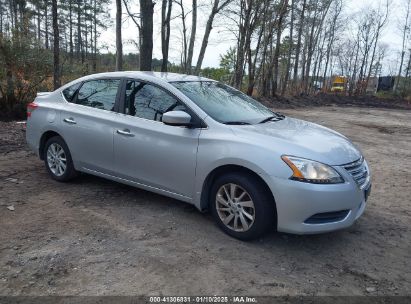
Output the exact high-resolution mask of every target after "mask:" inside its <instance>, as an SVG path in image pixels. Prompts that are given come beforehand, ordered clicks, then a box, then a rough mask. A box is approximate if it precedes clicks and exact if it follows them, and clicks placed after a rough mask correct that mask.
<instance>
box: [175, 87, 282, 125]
mask: <svg viewBox="0 0 411 304" xmlns="http://www.w3.org/2000/svg"><path fill="white" fill-rule="evenodd" d="M171 84H172V85H173V86H175V87H176V88H177V89H179V90H180V91H181V92H182V93H183V94H184V95H186V96H187V97H188V98H190V99H191V100H192V101H193V102H194V103H195V104H197V105H198V106H199V107H200V108H201V109H202V110H203V111H204V112H206V113H207V114H208V115H210V116H211V117H212V118H213V119H215V120H217V121H219V122H221V123H232V124H236V123H239V124H241V123H244V124H254V123H257V122H260V121H262V120H264V119H265V118H267V117H270V116H272V115H273V114H275V113H273V112H272V111H271V110H270V109H268V108H266V107H264V106H263V105H262V104H261V103H259V102H258V101H256V100H254V99H252V98H251V97H249V96H247V95H246V94H244V93H242V92H240V91H237V90H235V89H233V88H231V87H229V86H226V85H224V84H222V83H219V82H214V81H187V82H173V83H171Z"/></svg>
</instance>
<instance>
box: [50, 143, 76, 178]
mask: <svg viewBox="0 0 411 304" xmlns="http://www.w3.org/2000/svg"><path fill="white" fill-rule="evenodd" d="M44 163H45V165H46V169H47V172H48V173H49V174H50V176H51V177H52V178H53V179H55V180H57V181H59V182H65V181H68V180H70V179H72V178H74V177H75V176H77V171H76V170H75V169H74V166H73V161H72V159H71V154H70V151H69V149H68V147H67V144H66V143H65V142H64V140H63V139H62V138H61V137H60V136H54V137H51V138H50V139H49V140H48V141H47V142H46V146H45V148H44Z"/></svg>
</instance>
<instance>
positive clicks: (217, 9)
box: [195, 0, 233, 75]
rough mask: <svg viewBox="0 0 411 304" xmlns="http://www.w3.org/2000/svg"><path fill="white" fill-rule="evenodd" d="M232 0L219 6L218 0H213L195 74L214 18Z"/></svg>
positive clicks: (198, 71)
mask: <svg viewBox="0 0 411 304" xmlns="http://www.w3.org/2000/svg"><path fill="white" fill-rule="evenodd" d="M232 1H233V0H224V1H223V2H222V3H221V4H220V0H214V4H213V8H212V9H211V12H210V15H209V16H208V20H207V24H206V27H205V31H204V36H203V41H202V43H201V48H200V54H199V55H198V59H197V64H196V69H195V74H197V75H198V74H199V73H200V69H201V65H202V64H203V60H204V55H205V51H206V48H207V45H208V39H209V38H210V33H211V30H212V29H213V22H214V18H215V16H216V15H217V14H218V13H219V12H220V11H221V10H222V9H224V8H225V7H226V6H227V5H228V4H229V3H230V2H232Z"/></svg>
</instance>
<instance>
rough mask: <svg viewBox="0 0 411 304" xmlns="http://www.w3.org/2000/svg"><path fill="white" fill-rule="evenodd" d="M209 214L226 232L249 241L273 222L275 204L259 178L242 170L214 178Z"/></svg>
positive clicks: (268, 227) (262, 232) (259, 234)
mask: <svg viewBox="0 0 411 304" xmlns="http://www.w3.org/2000/svg"><path fill="white" fill-rule="evenodd" d="M211 200H212V201H211V202H210V203H211V206H212V208H211V209H212V213H213V217H214V219H215V220H216V222H217V224H218V226H219V227H220V228H221V229H222V230H223V231H224V232H226V233H227V234H229V235H231V236H233V237H235V238H238V239H241V240H252V239H256V238H258V237H260V236H262V235H263V234H264V233H266V232H267V231H268V230H269V229H270V228H273V227H274V224H275V222H276V214H275V203H274V201H273V199H272V196H271V195H270V193H268V190H267V189H266V187H264V185H262V184H261V182H260V181H258V180H255V178H253V176H251V175H247V174H243V173H230V174H225V175H223V176H220V177H219V178H217V180H216V181H215V182H214V184H213V187H212V189H211Z"/></svg>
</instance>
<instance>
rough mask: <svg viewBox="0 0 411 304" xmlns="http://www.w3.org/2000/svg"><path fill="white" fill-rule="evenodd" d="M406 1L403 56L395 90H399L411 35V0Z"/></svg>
mask: <svg viewBox="0 0 411 304" xmlns="http://www.w3.org/2000/svg"><path fill="white" fill-rule="evenodd" d="M405 1H406V11H405V20H404V24H403V25H402V26H401V27H402V28H401V31H402V47H401V58H400V67H399V69H398V76H397V79H396V81H395V87H394V91H397V90H398V87H399V84H400V79H401V75H402V67H403V65H404V56H405V51H406V44H407V36H408V35H410V27H411V22H410V20H409V19H410V13H411V0H405Z"/></svg>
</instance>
